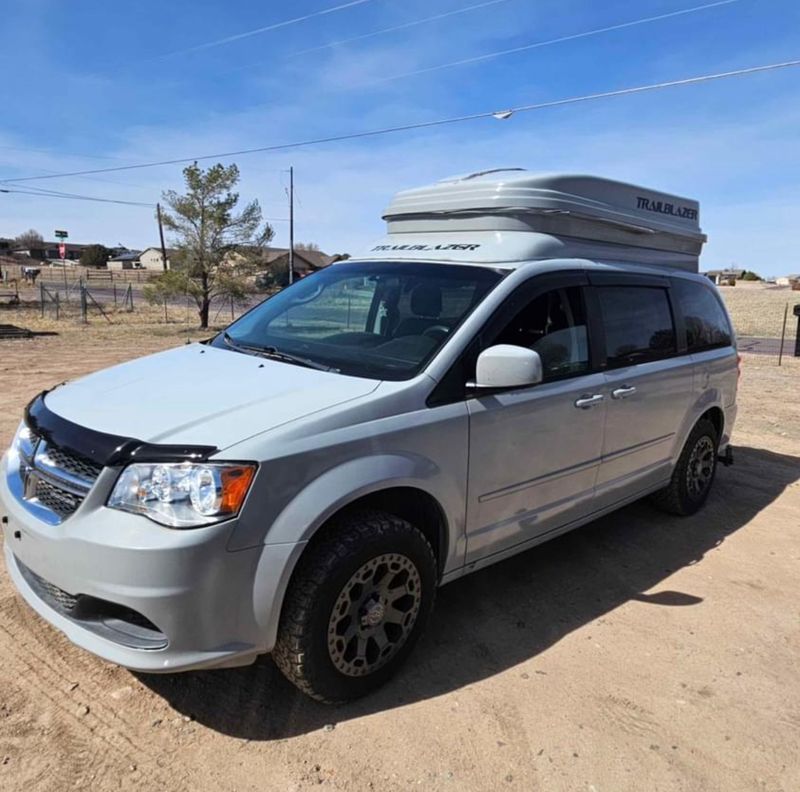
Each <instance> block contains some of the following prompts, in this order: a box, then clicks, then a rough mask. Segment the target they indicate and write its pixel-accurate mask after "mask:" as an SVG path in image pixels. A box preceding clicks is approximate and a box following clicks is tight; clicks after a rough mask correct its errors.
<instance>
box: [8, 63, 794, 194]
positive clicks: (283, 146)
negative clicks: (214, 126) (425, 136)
mask: <svg viewBox="0 0 800 792" xmlns="http://www.w3.org/2000/svg"><path fill="white" fill-rule="evenodd" d="M793 66H800V59H798V60H790V61H783V62H780V63H768V64H764V65H761V66H750V67H748V68H744V69H734V70H732V71H726V72H718V73H715V74H703V75H700V76H698V77H686V78H683V79H680V80H669V81H666V82H660V83H651V84H649V85H639V86H634V87H632V88H620V89H617V90H613V91H602V92H600V93H593V94H586V95H584V96H572V97H568V98H565V99H554V100H551V101H549V102H538V103H536V104H529V105H521V106H519V107H510V108H507V109H505V110H499V109H494V110H485V111H482V112H479V113H470V114H469V115H462V116H453V117H451V118H438V119H434V120H431V121H419V122H416V123H411V124H402V125H399V126H394V127H383V128H379V129H370V130H364V131H362V132H351V133H348V134H343V135H330V136H328V137H320V138H311V139H309V140H300V141H295V142H291V143H278V144H274V145H271V146H259V147H256V148H248V149H239V150H238V151H226V152H219V153H216V154H201V155H198V156H194V157H178V158H176V159H169V160H160V161H157V162H142V163H138V164H134V165H119V166H116V167H113V168H96V169H94V170H83V171H71V172H68V173H58V174H52V175H48V176H25V177H17V178H10V179H5V180H3V181H4V182H5V183H6V184H11V183H17V182H27V181H38V180H41V179H56V178H66V177H71V176H85V175H87V174H95V173H110V172H116V171H126V170H139V169H141V168H157V167H161V166H164V165H182V164H184V163H187V162H199V161H201V160H209V159H225V158H228V157H238V156H243V155H246V154H261V153H264V152H271V151H286V150H287V149H296V148H304V147H307V146H316V145H320V144H323V143H340V142H343V141H346V140H359V139H362V138H369V137H378V136H380V135H389V134H395V133H398V132H410V131H413V130H418V129H430V128H432V127H439V126H445V125H448V124H459V123H463V122H466V121H477V120H479V119H484V118H501V119H505V118H509V117H510V116H512V115H513V114H515V113H527V112H531V111H534V110H544V109H547V108H551V107H562V106H564V105H572V104H578V103H580V102H589V101H594V100H597V99H610V98H612V97H615V96H628V95H631V94H638V93H645V92H648V91H658V90H662V89H664V88H673V87H677V86H682V85H696V84H699V83H706V82H712V81H714V80H723V79H727V78H730V77H743V76H746V75H750V74H758V73H760V72H769V71H776V70H778V69H787V68H790V67H793Z"/></svg>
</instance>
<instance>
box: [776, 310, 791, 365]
mask: <svg viewBox="0 0 800 792" xmlns="http://www.w3.org/2000/svg"><path fill="white" fill-rule="evenodd" d="M788 317H789V303H788V302H787V303H786V307H785V308H784V309H783V330H781V350H780V352H778V365H779V366H780V365H781V361H782V360H783V342H784V339H785V338H786V320H787V318H788Z"/></svg>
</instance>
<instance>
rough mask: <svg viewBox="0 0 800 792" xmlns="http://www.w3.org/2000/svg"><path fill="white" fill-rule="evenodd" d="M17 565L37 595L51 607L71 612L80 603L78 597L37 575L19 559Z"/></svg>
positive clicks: (66, 612) (61, 611)
mask: <svg viewBox="0 0 800 792" xmlns="http://www.w3.org/2000/svg"><path fill="white" fill-rule="evenodd" d="M17 566H18V567H19V571H20V572H21V573H22V577H24V578H25V580H26V581H27V583H28V585H29V586H30V587H31V588H32V589H33V590H34V591H35V592H36V594H37V596H38V597H39V598H40V599H42V600H44V601H45V602H46V603H47V604H48V605H49V606H50V607H51V608H54V609H55V610H57V611H59V613H63V614H65V615H66V614H70V613H72V611H74V610H75V607H76V606H77V604H78V598H77V597H73V596H72V594H68V593H67V592H66V591H64V589H60V588H59V587H58V586H56V585H55V584H54V583H51V582H50V581H49V580H45V579H44V578H43V577H40V576H39V575H37V574H36V573H35V572H34V571H33V570H32V569H28V567H26V566H25V564H23V563H22V562H21V561H20V560H19V559H17Z"/></svg>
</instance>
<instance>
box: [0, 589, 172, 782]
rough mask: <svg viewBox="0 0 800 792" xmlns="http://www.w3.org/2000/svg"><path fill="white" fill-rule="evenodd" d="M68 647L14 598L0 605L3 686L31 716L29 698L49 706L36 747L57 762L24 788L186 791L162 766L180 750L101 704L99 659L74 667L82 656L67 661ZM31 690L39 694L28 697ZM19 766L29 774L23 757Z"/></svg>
mask: <svg viewBox="0 0 800 792" xmlns="http://www.w3.org/2000/svg"><path fill="white" fill-rule="evenodd" d="M65 642H66V639H65V638H63V637H62V636H61V635H60V634H58V633H55V631H54V630H53V628H51V627H49V625H47V624H45V623H44V622H43V621H42V620H41V619H40V618H39V617H38V616H37V615H36V614H35V613H33V611H31V610H30V609H28V607H27V606H26V605H23V604H22V603H20V602H19V601H18V600H17V599H16V597H9V598H6V599H4V600H3V601H2V602H0V654H2V656H3V658H4V665H3V667H2V669H0V679H3V687H4V688H5V689H9V688H11V689H14V690H15V691H16V696H15V699H16V700H17V701H18V702H20V703H21V706H22V710H23V711H26V712H27V714H28V716H30V711H31V710H32V709H33V708H32V706H31V705H30V704H27V706H26V701H25V699H26V698H28V699H29V698H34V699H35V700H36V701H37V703H39V702H42V701H43V700H46V701H47V702H49V704H50V708H48V709H49V711H50V713H51V715H50V718H51V721H50V722H49V723H46V724H44V723H43V724H42V725H41V733H40V735H39V739H38V740H37V743H39V745H40V746H41V745H42V743H44V744H45V745H46V748H45V750H46V751H47V753H52V754H53V755H54V757H55V758H56V760H57V761H55V762H54V763H53V764H50V765H48V766H47V767H46V768H45V769H44V770H43V771H41V772H40V774H39V775H38V776H37V777H36V778H33V779H26V780H27V781H28V783H27V784H25V786H26V787H27V788H34V789H36V790H37V792H38V790H44V789H53V790H59V791H60V790H63V789H66V788H81V787H84V786H85V787H89V786H91V788H96V789H106V788H110V787H116V788H119V787H120V786H123V787H124V785H125V779H126V778H128V777H129V778H130V780H131V783H139V784H141V783H143V782H144V781H146V782H147V788H160V789H170V790H175V792H179V790H182V789H184V788H185V787H184V786H183V785H182V784H180V782H178V780H177V779H175V778H174V777H171V776H170V774H169V773H168V772H165V771H164V770H163V768H162V767H161V764H162V763H163V760H164V756H165V754H171V753H174V752H175V751H176V750H177V748H178V746H175V745H171V746H169V749H168V748H167V746H165V745H164V744H163V740H161V734H158V735H157V736H156V735H154V738H156V739H153V740H150V739H147V738H145V737H143V735H141V734H140V733H138V732H140V727H141V723H135V722H132V721H131V720H129V719H128V718H127V717H126V716H125V713H124V710H123V709H122V707H120V709H119V710H117V709H115V708H114V707H113V706H109V704H107V703H106V701H105V700H104V699H106V698H107V697H108V695H109V691H108V690H107V689H106V688H105V687H103V685H102V680H103V679H104V677H106V675H105V674H102V673H101V674H98V673H97V670H98V669H97V661H94V660H93V659H92V658H89V657H87V656H85V657H83V658H81V659H80V660H79V661H78V662H77V663H76V662H74V661H75V659H76V657H80V655H79V654H78V653H77V652H75V653H74V655H73V653H72V652H70V653H69V656H68V657H67V656H65V655H64V653H63V652H62V651H61V645H62V644H63V643H65ZM112 676H115V674H112ZM76 683H77V684H76ZM29 691H33V692H34V693H35V695H34V696H33V697H31V696H30V695H29ZM35 717H36V716H35ZM12 718H13V713H12ZM26 736H27V737H30V735H29V734H28V735H24V734H23V735H22V736H21V739H18V740H14V739H10V741H9V748H11V749H12V750H13V748H14V747H16V748H17V750H16V751H14V753H16V754H17V755H18V756H23V751H24V750H26V749H27V750H29V745H30V742H29V740H26V739H25V737H26ZM148 737H149V735H148ZM42 738H43V739H42ZM156 740H159V742H156ZM15 742H16V743H17V745H16V746H14V743H15ZM20 764H21V765H22V766H23V768H24V759H23V761H21V762H20ZM131 768H134V769H133V770H132V769H131ZM48 771H49V772H48ZM53 774H55V775H53ZM134 778H135V781H134ZM31 782H35V783H33V784H31Z"/></svg>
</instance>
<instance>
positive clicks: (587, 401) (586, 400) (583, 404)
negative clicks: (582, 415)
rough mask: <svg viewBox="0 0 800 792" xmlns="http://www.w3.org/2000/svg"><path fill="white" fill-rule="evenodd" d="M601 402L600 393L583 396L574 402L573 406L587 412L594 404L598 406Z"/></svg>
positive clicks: (601, 396)
mask: <svg viewBox="0 0 800 792" xmlns="http://www.w3.org/2000/svg"><path fill="white" fill-rule="evenodd" d="M601 401H603V395H602V394H601V393H595V394H592V395H590V394H588V393H586V394H584V395H583V396H581V397H580V399H577V400H576V401H575V406H576V407H579V408H580V409H581V410H588V409H589V408H590V407H594V406H595V404H600V402H601Z"/></svg>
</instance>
